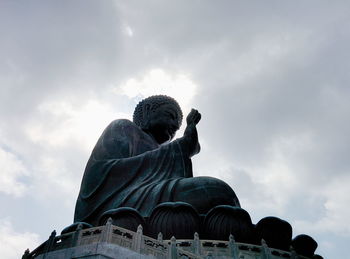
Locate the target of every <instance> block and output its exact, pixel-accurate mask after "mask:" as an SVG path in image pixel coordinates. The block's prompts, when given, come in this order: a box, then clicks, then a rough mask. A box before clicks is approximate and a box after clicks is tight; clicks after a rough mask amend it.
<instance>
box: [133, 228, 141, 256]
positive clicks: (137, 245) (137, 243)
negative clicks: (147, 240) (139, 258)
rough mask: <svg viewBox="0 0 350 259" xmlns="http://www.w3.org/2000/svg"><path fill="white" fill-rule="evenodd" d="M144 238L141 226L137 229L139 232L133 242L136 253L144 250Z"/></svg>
mask: <svg viewBox="0 0 350 259" xmlns="http://www.w3.org/2000/svg"><path fill="white" fill-rule="evenodd" d="M142 238H143V228H142V226H141V225H139V226H138V227H137V231H136V233H135V235H134V238H133V240H132V248H133V250H134V251H136V252H138V253H141V248H142Z"/></svg>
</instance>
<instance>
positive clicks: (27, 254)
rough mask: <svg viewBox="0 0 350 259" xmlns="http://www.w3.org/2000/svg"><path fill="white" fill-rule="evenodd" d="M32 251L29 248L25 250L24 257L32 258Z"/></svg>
mask: <svg viewBox="0 0 350 259" xmlns="http://www.w3.org/2000/svg"><path fill="white" fill-rule="evenodd" d="M29 253H30V251H29V249H28V248H27V249H26V250H25V251H24V254H23V255H22V259H30V254H29Z"/></svg>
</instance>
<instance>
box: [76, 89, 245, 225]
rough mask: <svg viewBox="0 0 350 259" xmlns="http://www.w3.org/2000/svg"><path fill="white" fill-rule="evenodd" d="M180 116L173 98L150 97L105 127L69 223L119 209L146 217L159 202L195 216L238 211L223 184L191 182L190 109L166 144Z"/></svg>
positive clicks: (194, 115) (195, 147)
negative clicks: (180, 205)
mask: <svg viewBox="0 0 350 259" xmlns="http://www.w3.org/2000/svg"><path fill="white" fill-rule="evenodd" d="M182 117H183V115H182V111H181V108H180V106H179V105H178V103H177V102H176V101H175V100H174V99H173V98H171V97H168V96H164V95H156V96H151V97H148V98H146V99H144V100H142V101H141V102H140V103H139V104H138V105H137V107H136V109H135V112H134V116H133V122H131V121H129V120H126V119H119V120H115V121H113V122H111V123H110V125H109V126H108V127H107V128H106V129H105V130H104V132H103V133H102V135H101V137H100V138H99V140H98V142H97V144H96V146H95V147H94V149H93V151H92V154H91V156H90V159H89V161H88V163H87V165H86V168H85V172H84V176H83V180H82V183H81V188H80V193H79V196H78V199H77V203H76V208H75V215H74V222H87V223H89V224H92V225H98V224H99V222H98V219H99V218H100V216H101V215H102V214H103V213H104V212H106V211H108V210H111V209H117V208H122V207H131V208H134V209H136V210H137V211H138V212H139V213H140V214H141V215H142V216H143V217H149V215H150V213H151V211H152V210H153V209H154V208H155V207H156V206H157V205H158V204H161V203H164V202H176V201H179V202H185V203H188V204H190V205H192V206H193V207H194V208H195V209H196V211H197V212H198V213H199V214H200V215H205V214H206V213H207V212H208V211H209V210H210V209H212V208H213V207H215V206H218V205H231V206H236V207H240V204H239V201H238V198H237V197H236V195H235V193H234V191H233V190H232V189H231V188H230V186H229V185H227V184H226V183H225V182H223V181H221V180H219V179H216V178H212V177H193V174H192V164H191V157H192V156H194V155H196V154H198V153H199V151H200V145H199V142H198V135H197V129H196V125H197V124H198V122H199V121H200V119H201V114H200V113H199V112H198V111H197V110H195V109H192V110H191V112H190V113H189V114H188V116H187V118H186V122H187V126H186V129H185V131H184V135H183V136H182V137H181V138H178V139H176V140H174V141H171V140H172V139H173V138H174V136H175V133H176V131H177V130H178V129H179V128H180V126H181V122H182ZM208 162H210V161H208Z"/></svg>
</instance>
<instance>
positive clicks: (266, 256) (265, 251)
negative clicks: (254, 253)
mask: <svg viewBox="0 0 350 259" xmlns="http://www.w3.org/2000/svg"><path fill="white" fill-rule="evenodd" d="M261 248H262V249H261V252H262V259H271V251H270V248H269V247H268V246H267V244H266V242H265V240H264V239H261Z"/></svg>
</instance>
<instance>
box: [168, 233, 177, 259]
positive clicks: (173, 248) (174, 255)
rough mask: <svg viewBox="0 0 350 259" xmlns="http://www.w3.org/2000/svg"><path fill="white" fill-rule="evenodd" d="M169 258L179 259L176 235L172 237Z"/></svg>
mask: <svg viewBox="0 0 350 259" xmlns="http://www.w3.org/2000/svg"><path fill="white" fill-rule="evenodd" d="M168 258H169V259H177V247H176V238H175V237H174V236H173V237H172V238H171V239H170V245H169V255H168Z"/></svg>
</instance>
